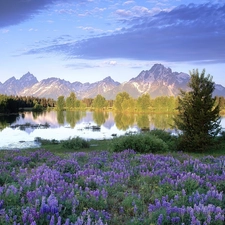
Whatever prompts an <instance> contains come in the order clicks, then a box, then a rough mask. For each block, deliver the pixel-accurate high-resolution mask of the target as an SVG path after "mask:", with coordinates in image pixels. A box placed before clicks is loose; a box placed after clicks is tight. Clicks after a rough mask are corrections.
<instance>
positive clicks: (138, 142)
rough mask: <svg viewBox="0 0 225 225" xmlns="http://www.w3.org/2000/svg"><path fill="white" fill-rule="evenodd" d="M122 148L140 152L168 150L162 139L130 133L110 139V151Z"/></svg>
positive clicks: (117, 150)
mask: <svg viewBox="0 0 225 225" xmlns="http://www.w3.org/2000/svg"><path fill="white" fill-rule="evenodd" d="M124 149H133V150H135V151H137V152H140V153H149V152H150V153H155V152H167V151H168V150H169V148H168V145H167V144H166V143H165V142H164V141H163V140H162V139H160V138H158V137H156V136H153V135H148V134H135V135H132V134H131V135H126V136H120V137H117V138H114V139H113V140H112V142H111V150H112V151H114V152H120V151H123V150H124Z"/></svg>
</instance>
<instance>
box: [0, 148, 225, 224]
mask: <svg viewBox="0 0 225 225" xmlns="http://www.w3.org/2000/svg"><path fill="white" fill-rule="evenodd" d="M179 154H180V155H178V157H174V156H171V155H166V156H164V155H154V154H145V155H139V154H136V153H135V152H134V151H133V150H124V151H123V152H120V153H110V152H107V151H101V152H90V153H84V152H77V153H71V154H65V156H63V157H59V156H56V155H54V154H52V153H49V152H47V151H45V150H38V151H35V152H26V151H22V152H20V151H10V152H9V151H8V152H5V153H4V154H3V153H2V157H1V159H0V174H1V177H0V224H3V225H5V224H13V225H14V224H15V225H19V224H25V225H28V224H29V225H30V224H32V225H35V224H36V225H38V224H50V225H74V224H76V225H79V224H80V225H83V224H90V225H94V224H99V225H100V224H159V225H160V224H204V225H206V224H224V222H225V219H224V216H225V210H224V208H225V198H224V193H223V190H224V188H225V184H224V183H225V157H222V156H221V157H217V158H215V157H212V156H207V157H202V158H198V159H195V158H192V157H190V156H188V155H184V154H182V153H179Z"/></svg>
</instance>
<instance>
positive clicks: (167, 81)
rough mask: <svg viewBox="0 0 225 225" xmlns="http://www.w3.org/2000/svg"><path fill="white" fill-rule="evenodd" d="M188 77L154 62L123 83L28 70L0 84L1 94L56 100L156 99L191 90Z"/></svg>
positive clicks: (218, 88) (218, 90)
mask: <svg viewBox="0 0 225 225" xmlns="http://www.w3.org/2000/svg"><path fill="white" fill-rule="evenodd" d="M189 80H190V76H189V75H188V74H186V73H183V72H181V73H178V72H173V71H172V70H171V69H170V68H166V67H164V66H163V65H162V64H155V65H153V66H152V68H151V69H150V70H143V71H141V72H140V74H139V75H138V76H137V77H134V78H131V79H130V80H129V81H127V82H124V83H119V82H117V81H114V80H113V79H112V78H111V77H106V78H105V79H103V80H101V81H98V82H95V83H88V82H87V83H81V82H78V81H76V82H73V83H71V82H69V81H66V80H64V79H60V78H55V77H51V78H47V79H43V80H41V81H38V80H37V78H36V77H35V76H34V75H32V74H31V73H29V72H28V73H26V74H25V75H23V76H22V77H21V78H20V79H18V80H17V79H16V78H15V77H12V78H10V79H8V80H7V81H5V82H4V83H0V94H6V95H20V96H36V97H40V98H53V99H57V98H58V96H60V95H63V96H65V97H67V96H69V94H70V93H71V92H74V93H75V94H76V96H77V98H79V99H83V98H94V97H95V96H96V95H97V94H101V95H102V96H104V97H105V98H106V99H115V97H116V95H117V94H118V93H119V92H123V91H126V92H128V93H129V94H130V95H131V96H132V97H134V98H137V97H139V96H140V95H142V94H144V93H149V94H150V96H151V97H152V98H155V97H158V96H177V95H178V94H179V92H180V89H183V90H188V89H187V88H188V87H187V84H188V82H189ZM214 95H218V96H224V97H225V87H223V86H222V85H220V84H215V91H214Z"/></svg>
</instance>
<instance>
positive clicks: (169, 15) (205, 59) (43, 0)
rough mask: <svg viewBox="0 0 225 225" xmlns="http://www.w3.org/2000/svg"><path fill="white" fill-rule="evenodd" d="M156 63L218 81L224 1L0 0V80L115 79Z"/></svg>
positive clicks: (224, 61)
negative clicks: (28, 75)
mask: <svg viewBox="0 0 225 225" xmlns="http://www.w3.org/2000/svg"><path fill="white" fill-rule="evenodd" d="M155 63H162V64H163V65H165V66H166V67H170V68H171V69H172V70H173V71H177V72H186V73H189V71H190V70H192V69H199V71H201V70H202V69H203V68H205V69H206V73H207V74H208V73H209V74H210V75H212V76H213V80H214V81H215V82H216V83H220V84H222V85H224V86H225V78H224V77H225V2H224V0H195V1H194V0H162V1H157V0H141V1H140V0H136V1H134V0H127V1H120V0H118V1H113V0H57V1H56V0H0V82H2V83H3V82H5V81H6V80H7V79H8V78H10V77H12V76H15V77H16V78H17V79H19V78H20V77H21V76H22V75H23V74H25V73H27V72H28V71H29V72H30V73H32V74H34V75H35V76H36V77H37V79H38V80H39V81H40V80H42V79H45V78H48V77H59V78H61V79H65V80H68V81H71V82H75V81H80V82H82V83H84V82H95V81H99V80H102V79H104V78H105V77H107V76H111V77H112V78H113V79H114V80H116V81H119V82H124V81H128V80H129V79H131V78H132V77H136V76H137V75H138V74H139V73H140V72H141V71H142V70H148V69H150V68H151V67H152V66H153V65H154V64H155Z"/></svg>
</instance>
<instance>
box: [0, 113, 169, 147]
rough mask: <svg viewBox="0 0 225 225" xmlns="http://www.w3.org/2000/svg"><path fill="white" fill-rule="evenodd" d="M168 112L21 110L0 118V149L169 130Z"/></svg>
mask: <svg viewBox="0 0 225 225" xmlns="http://www.w3.org/2000/svg"><path fill="white" fill-rule="evenodd" d="M172 118H173V115H172V114H134V113H115V112H105V111H94V112H91V111H61V112H57V111H46V112H43V113H33V112H24V113H21V114H19V115H17V116H14V117H13V118H11V117H10V118H8V117H7V118H6V117H1V118H0V129H1V131H0V140H1V142H0V149H9V148H10V149H12V148H26V147H37V143H36V142H35V139H36V138H37V137H39V138H42V139H49V140H52V139H55V140H65V139H68V138H69V137H76V136H79V137H81V138H85V139H99V140H101V139H110V138H113V137H115V136H120V135H125V134H126V133H136V132H137V133H138V132H140V131H141V130H149V129H154V128H158V129H170V124H172V123H173V119H172Z"/></svg>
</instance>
